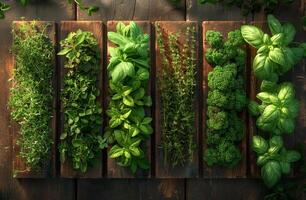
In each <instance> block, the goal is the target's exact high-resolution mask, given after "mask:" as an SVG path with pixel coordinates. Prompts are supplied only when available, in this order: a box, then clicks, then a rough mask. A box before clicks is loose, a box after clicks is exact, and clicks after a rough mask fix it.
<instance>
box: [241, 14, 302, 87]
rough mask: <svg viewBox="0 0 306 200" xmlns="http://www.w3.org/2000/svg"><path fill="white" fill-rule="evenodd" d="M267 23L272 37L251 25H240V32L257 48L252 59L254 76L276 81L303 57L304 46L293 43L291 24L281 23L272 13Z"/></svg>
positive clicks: (292, 27)
mask: <svg viewBox="0 0 306 200" xmlns="http://www.w3.org/2000/svg"><path fill="white" fill-rule="evenodd" d="M268 25H269V28H270V31H271V33H272V37H271V36H269V35H268V34H266V33H264V32H263V31H262V30H261V29H259V28H257V27H256V26H252V25H244V26H242V27H241V33H242V36H243V38H244V39H245V41H246V42H247V43H249V44H250V45H251V46H253V47H254V48H256V49H258V50H257V54H256V57H255V58H254V61H253V71H254V73H255V75H256V77H258V78H259V79H261V80H270V81H277V80H278V76H279V75H282V74H284V73H285V72H287V71H288V70H290V69H291V68H292V67H293V66H294V65H295V64H297V63H298V62H299V61H300V60H301V59H302V58H303V54H304V51H305V49H304V48H305V47H303V46H302V44H300V45H296V43H293V40H294V37H295V34H296V30H295V28H294V26H293V25H292V24H290V23H284V24H281V23H280V22H279V21H278V20H277V19H276V18H275V17H274V16H273V15H268Z"/></svg>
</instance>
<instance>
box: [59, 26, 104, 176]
mask: <svg viewBox="0 0 306 200" xmlns="http://www.w3.org/2000/svg"><path fill="white" fill-rule="evenodd" d="M79 29H80V30H82V31H90V32H92V33H93V35H94V37H95V38H96V39H97V41H98V46H99V49H100V57H101V61H100V72H99V75H98V88H99V90H100V96H99V97H98V101H99V102H100V105H101V106H102V108H103V98H104V93H103V87H102V83H103V78H102V77H103V71H104V69H103V50H102V47H103V41H102V39H103V34H102V33H103V26H102V22H100V21H91V22H89V21H63V22H61V30H60V40H63V39H65V38H66V37H67V36H68V34H69V33H70V32H74V31H77V30H79ZM60 60H61V62H60V63H61V66H60V86H61V89H63V80H64V76H65V74H66V70H65V69H64V62H65V59H64V58H62V57H61V59H60ZM60 110H61V115H60V131H59V135H60V134H61V132H62V131H63V128H64V121H65V119H64V113H63V112H64V110H63V105H62V104H61V105H60ZM103 110H104V108H103ZM101 120H102V116H101ZM59 135H58V138H59ZM102 135H103V134H102V127H101V136H102ZM59 143H60V141H59ZM97 160H98V163H97V165H96V166H93V167H90V168H89V169H88V171H87V172H86V173H82V172H79V171H76V170H74V169H73V168H72V166H71V161H70V160H69V159H68V160H67V161H66V162H65V163H62V164H61V168H60V174H61V177H66V178H100V177H101V176H102V168H103V167H102V151H101V153H100V155H98V157H97Z"/></svg>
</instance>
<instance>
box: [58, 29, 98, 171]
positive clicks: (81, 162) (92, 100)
mask: <svg viewBox="0 0 306 200" xmlns="http://www.w3.org/2000/svg"><path fill="white" fill-rule="evenodd" d="M61 47H62V50H61V51H60V52H59V53H58V55H60V56H65V58H66V61H65V67H64V69H65V70H66V74H65V75H64V80H63V89H62V91H61V102H62V110H63V112H64V119H63V120H64V127H63V130H62V133H61V136H60V140H61V142H60V146H59V151H60V159H61V162H62V163H64V162H65V161H66V158H67V157H68V158H69V159H71V162H72V165H73V168H74V169H75V170H80V171H81V172H86V171H87V169H88V166H92V165H93V164H94V163H95V161H96V158H97V156H98V155H99V153H100V147H101V145H102V147H103V139H102V137H101V129H102V108H101V105H100V103H99V101H98V97H99V96H100V91H99V87H98V75H99V71H100V51H99V47H98V42H97V40H96V38H95V37H94V35H93V34H92V33H91V32H87V31H82V30H78V31H76V32H71V33H69V35H68V37H67V38H66V39H64V40H62V41H61Z"/></svg>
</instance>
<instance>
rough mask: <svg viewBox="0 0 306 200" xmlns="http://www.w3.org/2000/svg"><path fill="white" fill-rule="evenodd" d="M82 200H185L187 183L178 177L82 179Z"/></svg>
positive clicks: (80, 186)
mask: <svg viewBox="0 0 306 200" xmlns="http://www.w3.org/2000/svg"><path fill="white" fill-rule="evenodd" d="M78 199H80V200H87V199H91V200H100V199H112V200H130V199H131V200H132V199H139V200H145V199H152V200H157V199H158V200H166V199H167V200H184V199H185V185H184V181H183V180H178V179H137V180H135V179H112V180H109V179H108V180H107V179H103V180H92V181H88V180H81V181H79V183H78Z"/></svg>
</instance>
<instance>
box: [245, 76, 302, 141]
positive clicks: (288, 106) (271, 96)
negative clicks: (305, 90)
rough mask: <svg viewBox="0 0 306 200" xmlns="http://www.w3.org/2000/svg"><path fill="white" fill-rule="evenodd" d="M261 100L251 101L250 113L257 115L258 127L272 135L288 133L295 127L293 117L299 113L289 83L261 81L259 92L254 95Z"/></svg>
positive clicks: (293, 92)
mask: <svg viewBox="0 0 306 200" xmlns="http://www.w3.org/2000/svg"><path fill="white" fill-rule="evenodd" d="M256 97H257V98H258V99H260V100H261V102H262V103H261V104H260V105H259V104H258V103H256V102H251V103H250V105H249V107H250V111H252V113H251V114H253V115H254V116H257V121H256V125H257V127H258V128H259V129H261V130H263V131H266V132H269V133H272V134H273V135H281V134H286V133H287V134H290V133H293V131H294V128H295V118H296V117H297V115H298V113H299V102H298V100H297V99H295V91H294V87H293V85H292V84H291V83H287V82H286V83H282V84H280V85H277V84H274V83H273V82H268V81H263V82H262V84H261V92H260V93H258V94H257V95H256Z"/></svg>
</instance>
